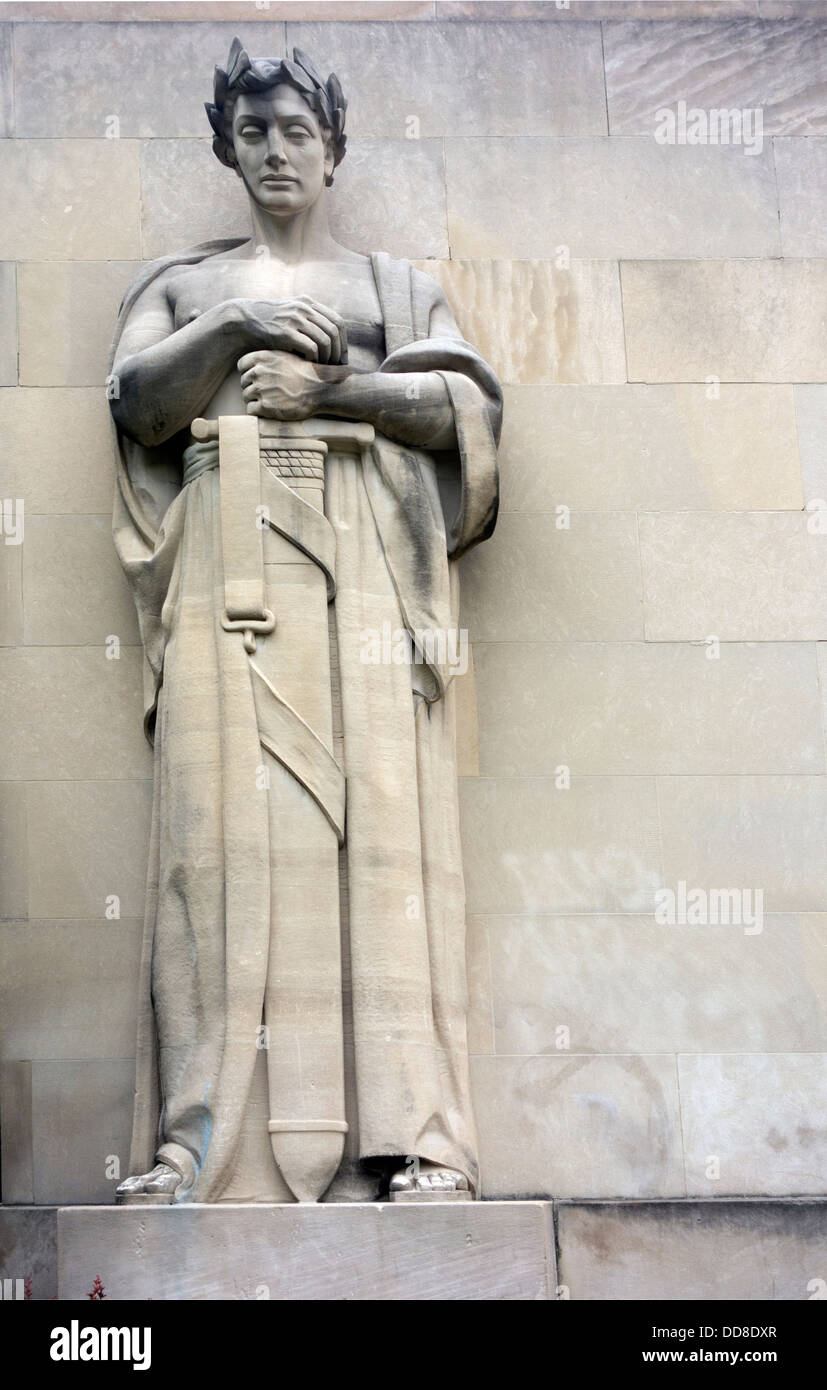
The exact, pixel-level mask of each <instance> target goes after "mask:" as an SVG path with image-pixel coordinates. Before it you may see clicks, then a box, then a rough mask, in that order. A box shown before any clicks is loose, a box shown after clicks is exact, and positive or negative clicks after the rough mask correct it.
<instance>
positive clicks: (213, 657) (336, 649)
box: [109, 39, 501, 1202]
mask: <svg viewBox="0 0 827 1390" xmlns="http://www.w3.org/2000/svg"><path fill="white" fill-rule="evenodd" d="M345 109H346V102H345V98H344V95H343V93H342V90H341V86H340V84H339V81H338V79H337V78H336V77H335V76H334V75H331V76H330V77H329V78H328V80H327V82H325V81H324V80H323V79H322V78H321V77H320V76H319V74H318V73H317V71H316V69H315V68H314V66H313V64H312V63H311V62H310V60H309V59H308V58H307V57H306V56H305V55H304V54H303V53H301V52H300V51H299V50H294V53H293V60H292V61H289V60H286V59H285V60H279V59H273V60H270V59H257V60H251V59H250V58H249V57H248V56H247V54H246V53H245V52H244V50H243V48H242V47H241V44H240V42H239V41H238V40H237V39H236V40H235V41H234V43H233V45H232V49H231V51H230V57H229V62H228V67H227V71H226V72H225V71H223V70H221V69H217V70H216V75H215V97H214V103H213V104H210V105H208V106H207V113H208V116H209V119H210V123H211V125H212V128H213V131H214V135H215V139H214V141H213V149H214V151H215V153H216V155H217V156H218V158H219V160H220V161H221V162H222V163H223V164H225V165H227V166H228V167H229V168H231V169H234V170H235V172H236V174H237V175H238V176H239V177H240V178H241V180H242V182H243V183H244V187H245V189H246V191H247V195H248V198H249V203H250V213H251V216H252V224H253V236H252V239H236V240H230V241H215V242H210V243H206V244H203V245H200V246H196V247H194V248H191V249H189V250H187V251H183V252H181V253H180V254H176V255H170V256H166V257H164V258H163V259H161V260H158V261H154V262H152V263H150V264H148V265H146V266H145V267H144V268H143V269H142V271H141V272H140V274H139V275H138V277H137V279H136V280H135V282H134V283H133V285H132V286H131V288H130V289H129V291H128V293H127V295H126V297H125V300H124V303H123V306H122V309H121V314H120V318H119V321H118V326H117V331H116V337H115V346H114V350H113V351H114V355H113V362H112V372H111V376H110V379H109V395H110V398H111V408H112V414H113V416H114V420H115V424H116V430H117V440H118V450H117V457H118V489H117V495H116V503H115V522H114V530H115V542H116V545H117V548H118V552H119V555H120V558H121V561H122V563H123V566H124V569H125V571H126V574H127V576H128V579H129V582H130V584H131V587H132V590H133V593H134V597H135V602H136V604H137V609H138V615H139V620H140V628H141V637H142V641H143V644H144V650H145V655H146V663H145V666H146V677H147V683H146V711H147V713H146V729H147V734H148V736H149V738H150V739H151V740H152V741H153V744H154V803H153V818H152V838H151V850H150V867H149V878H148V892H147V899H148V900H147V913H146V929H145V942H144V952H143V964H142V981H141V999H140V1003H139V1037H138V1063H137V1081H136V1097H135V1116H134V1132H133V1145H132V1154H131V1159H130V1172H132V1173H134V1174H136V1176H133V1177H130V1178H129V1179H128V1180H127V1181H125V1182H124V1183H123V1184H122V1185H121V1187H120V1188H119V1189H118V1200H119V1201H122V1202H172V1201H176V1202H182V1201H199V1202H216V1201H292V1200H299V1201H316V1200H318V1199H319V1198H320V1197H321V1196H322V1195H323V1194H324V1193H325V1192H326V1191H327V1192H328V1199H329V1200H330V1199H336V1198H339V1199H341V1198H343V1197H344V1198H347V1197H350V1198H353V1197H354V1195H356V1196H359V1195H364V1194H365V1193H366V1192H367V1193H368V1195H370V1196H376V1195H381V1194H384V1193H389V1195H390V1197H391V1198H392V1199H401V1200H410V1199H415V1200H420V1199H423V1198H427V1197H433V1196H435V1195H437V1196H439V1197H441V1198H444V1197H451V1198H454V1199H456V1198H461V1199H465V1200H468V1199H470V1198H471V1197H473V1196H475V1195H477V1194H478V1192H479V1173H478V1163H477V1154H476V1142H475V1132H474V1121H473V1115H472V1110H471V1103H470V1097H469V1072H468V1054H467V1041H466V979H465V960H464V934H465V922H464V889H463V879H462V867H461V859H460V841H459V831H458V815H457V794H456V754H455V733H454V704H453V696H454V686H453V684H452V677H453V674H454V668H455V662H454V661H453V659H452V653H453V650H454V646H455V643H456V634H457V603H458V590H457V578H456V568H455V564H454V561H455V560H456V559H457V557H458V556H460V555H461V554H462V553H463V552H464V551H466V550H467V549H468V548H469V547H470V546H473V545H475V544H476V543H477V542H479V541H482V540H485V538H486V537H487V536H489V535H490V534H491V531H492V530H493V527H494V521H495V517H496V509H497V473H496V441H497V439H498V436H499V427H500V415H501V392H500V388H499V385H498V382H497V380H496V378H495V376H494V374H493V372H492V371H491V369H490V368H489V367H488V366H487V365H486V364H485V362H483V361H482V359H481V358H480V356H479V354H478V353H477V352H476V351H475V349H474V348H473V347H472V346H470V345H469V344H468V343H467V342H465V341H464V340H463V338H462V336H461V335H460V333H459V330H458V328H457V326H456V323H455V321H454V317H453V314H452V312H451V310H450V308H449V306H448V303H447V301H446V299H445V297H444V295H443V293H442V291H441V289H440V288H439V286H438V285H437V284H436V283H435V282H434V281H433V280H432V279H430V278H429V277H428V276H426V275H424V274H422V273H421V272H419V271H417V270H415V269H414V268H413V267H412V266H411V265H410V264H409V263H408V262H407V261H401V260H394V259H392V258H391V257H389V256H387V255H385V254H383V253H377V254H373V255H370V256H366V255H358V254H356V253H355V252H353V251H350V250H347V249H346V248H345V247H343V246H340V245H339V244H338V243H337V242H335V241H334V240H333V238H332V236H331V234H330V231H329V230H328V221H327V210H326V192H325V190H326V188H327V187H328V186H329V185H330V184H331V183H332V182H333V171H334V169H335V167H336V165H337V164H338V163H339V162H340V160H341V159H342V158H343V156H344V153H345V135H344V124H345ZM388 633H391V634H393V635H394V642H393V658H392V659H391V660H388V659H386V658H387V650H385V659H383V658H382V657H381V656H380V657H379V658H378V659H377V657H376V651H377V649H381V648H382V647H383V646H385V648H386V647H387V644H383V643H382V642H378V643H377V642H376V641H375V640H374V639H375V637H376V635H377V634H379V636H380V637H381V635H382V634H388ZM398 637H401V638H403V639H404V642H403V646H404V644H405V643H407V659H405V660H401V659H399V643H398ZM343 1155H344V1156H345V1157H344V1161H343ZM337 1173H338V1175H339V1176H338V1178H336V1174H337ZM334 1178H335V1179H336V1180H335V1181H333V1186H332V1187H331V1186H330V1184H331V1181H332V1180H334ZM366 1183H370V1188H369V1189H368V1188H366V1186H365V1184H366ZM360 1184H361V1186H360Z"/></svg>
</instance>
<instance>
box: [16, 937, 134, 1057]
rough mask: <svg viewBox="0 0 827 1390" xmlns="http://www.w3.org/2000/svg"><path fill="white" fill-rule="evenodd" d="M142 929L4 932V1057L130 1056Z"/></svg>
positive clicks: (132, 1041)
mask: <svg viewBox="0 0 827 1390" xmlns="http://www.w3.org/2000/svg"><path fill="white" fill-rule="evenodd" d="M142 925H143V924H142V923H141V922H138V921H135V920H132V921H117V922H106V921H104V922H101V921H96V922H78V921H64V922H60V921H57V922H54V921H52V922H48V921H47V922H43V921H41V922H16V923H13V922H8V923H6V924H5V925H3V926H2V927H0V1019H2V1025H0V1057H2V1058H3V1059H4V1060H6V1059H8V1060H15V1059H18V1058H26V1059H30V1060H33V1059H38V1060H47V1061H48V1060H62V1059H65V1060H69V1059H77V1058H82V1057H88V1058H95V1057H121V1058H122V1057H129V1056H130V1054H131V1053H132V1051H133V1049H134V1047H135V1001H136V999H137V997H138V966H139V963H140V948H141V933H142Z"/></svg>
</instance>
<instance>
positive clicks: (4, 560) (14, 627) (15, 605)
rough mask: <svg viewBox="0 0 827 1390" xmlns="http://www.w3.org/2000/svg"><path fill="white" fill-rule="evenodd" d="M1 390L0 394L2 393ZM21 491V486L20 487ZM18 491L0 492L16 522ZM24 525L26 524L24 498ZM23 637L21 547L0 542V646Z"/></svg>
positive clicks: (13, 644)
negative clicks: (7, 502)
mask: <svg viewBox="0 0 827 1390" xmlns="http://www.w3.org/2000/svg"><path fill="white" fill-rule="evenodd" d="M2 394H3V393H2V392H0V396H2ZM21 490H22V489H21ZM21 490H13V489H11V488H8V489H6V490H5V491H3V492H0V498H2V499H3V500H4V501H5V499H6V498H8V499H9V500H10V501H13V502H14V513H13V515H14V520H15V523H16V521H17V517H18V516H19V508H18V506H17V499H18V498H19V497H20V491H21ZM22 500H23V503H24V514H23V524H24V525H25V500H26V499H25V497H24V498H23V499H22ZM22 640H23V547H22V545H7V544H6V543H5V541H0V647H13V646H16V645H17V643H18V642H22Z"/></svg>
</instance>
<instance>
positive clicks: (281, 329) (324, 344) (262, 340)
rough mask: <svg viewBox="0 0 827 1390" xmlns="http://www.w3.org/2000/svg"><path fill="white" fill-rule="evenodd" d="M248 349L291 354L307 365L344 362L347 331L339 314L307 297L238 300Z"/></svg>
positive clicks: (345, 358)
mask: <svg viewBox="0 0 827 1390" xmlns="http://www.w3.org/2000/svg"><path fill="white" fill-rule="evenodd" d="M237 308H238V310H239V311H240V313H241V316H242V321H243V324H244V327H245V329H246V331H247V336H248V337H249V339H250V344H251V346H254V347H257V348H270V349H271V350H273V351H278V352H293V353H296V354H297V355H298V356H299V357H304V358H306V359H307V361H309V362H326V363H330V364H331V365H332V366H338V365H341V364H343V363H345V362H347V329H346V328H345V321H344V319H343V318H342V316H341V314H338V313H337V312H336V310H335V309H330V308H328V307H327V305H325V304H319V303H318V301H317V300H315V299H311V298H310V296H309V295H304V294H303V295H300V296H299V298H298V299H280V300H270V299H240V300H238V301H237Z"/></svg>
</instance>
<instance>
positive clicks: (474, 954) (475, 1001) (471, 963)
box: [465, 917, 494, 1054]
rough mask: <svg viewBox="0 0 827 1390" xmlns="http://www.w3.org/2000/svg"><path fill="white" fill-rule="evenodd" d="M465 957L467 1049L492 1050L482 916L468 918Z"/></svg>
mask: <svg viewBox="0 0 827 1390" xmlns="http://www.w3.org/2000/svg"><path fill="white" fill-rule="evenodd" d="M466 932H467V934H466V938H465V956H466V964H467V970H468V1051H469V1052H470V1053H472V1054H473V1053H476V1052H481V1053H489V1052H493V1051H494V1018H493V1014H492V1012H491V962H490V958H489V950H488V929H487V920H486V918H485V917H469V918H468V921H467V924H466Z"/></svg>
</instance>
